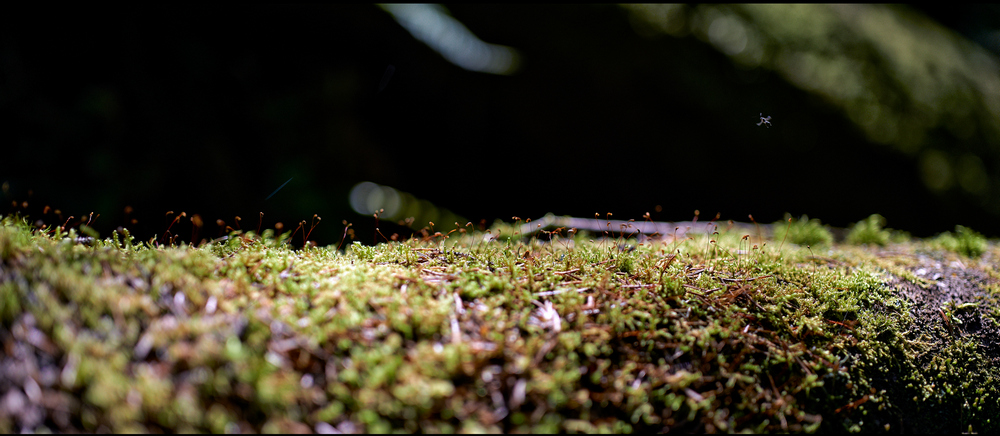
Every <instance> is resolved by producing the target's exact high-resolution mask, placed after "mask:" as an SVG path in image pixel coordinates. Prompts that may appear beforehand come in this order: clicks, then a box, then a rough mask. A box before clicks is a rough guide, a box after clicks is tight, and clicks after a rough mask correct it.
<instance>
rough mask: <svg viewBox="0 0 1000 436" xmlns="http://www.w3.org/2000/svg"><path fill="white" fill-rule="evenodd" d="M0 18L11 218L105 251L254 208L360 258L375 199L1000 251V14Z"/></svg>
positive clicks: (871, 9)
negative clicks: (899, 232)
mask: <svg viewBox="0 0 1000 436" xmlns="http://www.w3.org/2000/svg"><path fill="white" fill-rule="evenodd" d="M0 22H2V26H0V128H2V130H0V141H2V142H0V143H2V144H3V147H2V152H0V183H3V187H4V190H3V195H4V197H3V199H4V204H3V205H0V212H2V213H9V212H14V211H21V212H22V213H26V214H28V215H30V216H31V217H32V219H43V220H45V221H46V222H48V223H56V222H57V221H60V220H61V219H66V218H68V217H69V216H70V215H73V216H75V217H76V218H75V220H74V222H78V221H79V219H80V217H81V216H86V215H87V214H89V213H90V212H96V213H99V214H100V217H98V218H97V219H96V220H95V221H94V222H93V223H92V224H93V227H94V228H96V229H97V230H98V231H99V232H100V233H101V235H102V236H106V235H107V234H108V233H109V232H110V231H111V230H112V229H114V228H116V227H118V226H126V227H129V228H130V229H131V230H132V231H133V234H136V235H137V236H139V237H141V238H143V239H149V238H150V237H152V236H154V235H160V234H162V233H163V232H164V231H165V230H166V229H167V227H168V224H169V222H170V220H171V219H172V218H173V216H167V215H166V213H167V212H168V211H174V212H175V213H180V212H181V211H184V212H186V213H187V215H188V216H192V215H193V214H199V215H200V217H201V218H202V220H203V221H204V222H205V225H204V227H203V229H202V230H201V236H206V237H215V236H218V235H219V232H220V229H219V228H218V227H217V226H216V220H217V219H223V220H225V222H226V225H231V226H234V227H235V223H234V218H233V217H234V216H237V215H238V216H241V217H242V221H241V222H240V225H241V227H242V228H243V229H256V227H257V225H258V218H259V212H263V213H264V218H263V226H264V227H273V226H274V224H275V223H276V222H279V221H280V222H282V223H284V227H285V230H292V229H294V228H295V226H296V225H297V224H298V223H299V222H300V221H301V220H306V221H309V220H310V219H311V218H312V216H313V215H314V214H316V215H319V216H320V217H322V218H323V221H322V224H321V225H319V226H318V227H316V230H315V231H314V232H313V234H312V236H311V239H312V240H316V241H318V242H319V243H320V244H322V245H325V244H336V243H337V242H339V241H340V239H341V235H342V233H343V230H344V226H343V225H342V220H346V221H349V222H352V223H353V224H354V228H355V229H356V232H357V233H356V237H357V240H360V241H362V242H365V243H371V242H372V241H373V238H374V237H373V233H372V231H373V230H372V228H373V226H374V218H372V217H371V215H370V214H371V212H372V210H373V209H378V208H383V209H386V211H385V212H384V213H383V218H382V222H383V223H385V222H387V221H388V222H394V221H398V220H401V219H403V218H405V217H407V216H412V217H414V218H415V220H414V226H416V227H417V228H419V227H421V226H423V225H425V224H426V223H427V221H435V222H436V224H437V225H436V229H440V230H446V229H447V228H448V225H452V224H453V223H454V222H456V221H459V220H462V222H461V223H460V224H465V222H466V221H472V222H474V223H479V222H481V220H485V222H486V223H487V225H488V224H490V223H492V221H493V220H494V219H497V218H501V219H504V220H510V219H511V217H512V216H515V215H516V216H519V217H522V218H537V217H540V216H542V215H544V214H545V213H548V212H553V213H556V214H559V215H573V216H582V217H589V216H592V215H593V214H594V213H595V212H599V213H601V214H602V216H604V214H606V213H607V212H613V213H614V218H622V219H628V218H635V219H637V220H638V219H641V217H642V215H643V214H644V213H646V212H650V213H651V214H652V216H653V218H654V219H658V220H688V219H690V218H691V217H692V216H693V213H694V211H695V210H700V211H701V214H702V217H709V218H710V217H712V216H714V215H715V214H716V213H720V214H721V217H722V219H723V220H726V219H733V220H737V221H747V220H748V217H747V215H748V214H753V215H754V218H756V220H757V221H759V222H773V221H776V220H779V219H781V218H782V217H783V216H784V215H785V213H791V214H793V215H795V216H799V215H801V214H808V215H809V216H810V217H813V218H820V219H821V220H823V222H825V223H828V224H831V225H835V226H841V227H842V226H847V225H849V224H850V223H852V222H855V221H858V220H861V219H863V218H865V217H867V216H868V215H869V214H872V213H879V214H881V215H883V216H884V217H886V219H887V221H888V225H889V226H890V227H893V228H898V229H903V230H908V231H910V232H912V233H913V234H914V235H916V236H930V235H933V234H936V233H939V232H942V231H946V230H952V229H953V228H954V226H955V225H956V224H962V225H966V226H970V227H972V228H974V229H976V230H978V231H980V232H982V233H984V234H986V235H988V236H992V237H1000V228H998V227H997V226H996V225H995V223H996V222H997V221H998V218H1000V73H998V65H1000V63H998V60H997V53H998V51H1000V13H998V9H997V7H996V6H962V7H953V6H949V7H948V8H944V7H934V6H925V7H922V8H921V9H912V8H907V7H902V6H871V5H847V6H826V5H778V6H761V5H748V6H726V5H703V6H659V5H658V6H651V5H646V6H637V7H631V8H623V7H618V6H591V5H588V6H566V5H561V6H481V5H448V6H433V5H431V6H419V5H410V6H400V7H392V6H386V7H378V6H372V5H356V6H340V5H337V6H243V7H232V6H226V7H223V6H197V7H185V8H181V7H163V8H154V7H140V8H134V9H130V8H125V9H114V10H112V9H100V8H93V7H86V8H84V7H62V6H58V7H57V6H52V7H49V8H46V9H36V10H34V11H30V12H24V13H18V14H13V13H12V14H5V16H4V17H3V18H0ZM761 113H763V115H765V116H771V117H772V118H771V123H772V125H771V126H770V127H767V126H763V125H762V126H758V125H757V123H758V122H759V121H760V119H759V117H758V115H759V114H761ZM286 182H287V184H285V183H286ZM362 182H370V183H362ZM283 184H284V185H283ZM359 184H360V185H359ZM279 186H281V189H278V188H279ZM276 190H277V191H276ZM352 190H353V191H352ZM352 193H353V197H352ZM352 198H353V201H352ZM45 206H51V209H50V210H48V211H46V209H45ZM126 207H130V208H131V213H130V214H128V215H126V213H125V209H126ZM55 209H59V211H60V212H61V214H62V218H60V217H57V216H56V214H55V212H54V210H55ZM133 219H135V220H136V222H135V223H132V222H131V220H133ZM307 225H308V224H307ZM382 226H383V232H384V233H386V234H387V235H388V234H390V233H391V232H401V233H403V228H402V227H397V226H393V225H389V224H383V225H382ZM190 229H191V223H190V221H188V220H182V221H181V222H179V223H178V224H177V225H176V226H175V227H174V228H173V229H172V232H173V233H180V234H182V235H183V236H182V237H181V239H185V240H186V239H189V235H190V233H189V232H190ZM297 239H301V235H300V236H298V237H297ZM380 239H381V238H380Z"/></svg>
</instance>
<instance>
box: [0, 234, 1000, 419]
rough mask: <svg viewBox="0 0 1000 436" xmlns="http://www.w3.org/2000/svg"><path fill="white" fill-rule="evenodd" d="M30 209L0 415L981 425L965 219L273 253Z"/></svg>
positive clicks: (239, 240)
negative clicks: (942, 226) (80, 223)
mask: <svg viewBox="0 0 1000 436" xmlns="http://www.w3.org/2000/svg"><path fill="white" fill-rule="evenodd" d="M29 223H30V221H28V220H27V219H25V218H22V217H18V216H6V217H4V218H3V219H2V225H0V341H2V343H3V349H4V353H2V356H0V360H2V361H0V367H2V368H3V369H2V371H0V432H19V431H32V432H46V431H56V432H71V431H85V432H95V431H109V432H189V431H190V432H321V433H330V432H345V433H357V432H377V433H382V432H428V433H436V432H545V433H548V432H572V433H577V432H581V433H590V432H621V433H629V432H650V431H654V432H664V431H684V432H744V431H751V432H787V431H796V432H819V431H823V432H862V431H863V432H956V431H976V432H997V431H1000V420H998V418H997V417H998V416H1000V365H998V363H1000V339H998V338H1000V304H998V301H997V300H998V293H1000V286H998V283H1000V275H998V273H997V271H998V269H997V263H998V262H997V261H998V258H1000V249H998V246H997V244H996V242H995V241H987V240H985V239H984V238H983V237H982V236H980V235H978V234H976V233H975V232H973V231H971V230H969V229H965V228H964V227H959V228H957V229H956V232H955V233H946V234H943V235H941V236H939V237H937V238H933V239H928V240H919V239H913V238H910V239H897V240H893V238H892V237H891V232H890V231H888V230H885V229H883V228H882V227H883V226H884V221H882V220H881V219H880V218H878V217H876V218H869V219H868V220H865V221H863V222H862V223H859V224H858V225H857V226H855V227H854V229H853V230H852V231H851V232H850V234H849V236H848V237H847V242H840V243H838V242H836V241H834V240H833V238H832V237H831V233H830V232H829V230H827V229H825V228H824V227H823V226H822V225H821V224H820V222H819V221H818V220H810V219H809V218H808V217H802V218H801V219H799V220H792V221H791V222H789V221H785V222H781V223H776V225H774V228H775V233H776V234H778V232H783V233H780V236H781V237H780V238H773V239H772V238H769V237H768V236H767V235H765V234H764V233H763V232H752V233H751V234H746V233H745V232H736V231H727V230H726V229H725V228H724V227H722V226H720V227H711V226H712V224H711V223H709V224H706V227H709V228H708V230H710V231H707V232H704V233H701V234H698V233H693V232H688V234H687V237H685V238H678V239H674V238H670V237H665V238H647V239H644V240H639V239H637V238H627V236H629V234H630V233H629V232H627V231H622V232H607V233H604V234H601V233H590V234H588V233H586V232H584V231H574V230H573V229H560V228H557V229H542V232H541V233H535V234H533V235H531V236H530V237H528V236H524V235H515V234H514V232H515V230H514V229H516V228H518V227H517V224H518V223H516V222H515V223H513V224H511V223H506V224H505V223H499V222H498V223H497V224H496V225H495V226H494V227H492V228H490V229H488V230H486V229H484V230H472V228H471V226H467V227H465V228H461V229H460V230H457V231H453V232H451V233H450V234H448V235H441V234H439V233H438V234H435V235H426V234H425V235H423V237H420V236H421V235H417V236H418V237H416V238H411V239H407V240H401V241H393V242H383V243H379V244H377V245H375V246H365V245H362V244H360V243H354V244H353V245H349V246H347V247H341V248H340V249H338V248H337V247H336V246H329V247H314V246H311V245H310V244H306V247H305V248H303V249H293V248H292V247H291V246H290V245H289V244H288V243H287V241H288V234H285V235H275V234H274V233H273V232H272V231H270V230H265V231H264V232H263V233H262V234H260V235H257V234H255V233H254V232H245V233H243V232H233V233H230V234H229V236H228V238H224V239H223V238H220V239H219V240H216V241H213V242H210V243H204V244H201V245H199V246H190V245H185V244H175V245H160V244H156V243H155V242H154V243H151V242H137V241H136V239H135V238H133V237H132V236H131V235H129V234H128V232H127V231H123V232H121V233H120V234H119V233H115V234H113V235H112V236H111V237H108V238H104V239H100V238H98V237H95V236H94V235H91V236H81V233H80V231H79V230H78V229H67V228H62V227H59V226H44V225H38V226H36V225H32V224H29ZM782 226H785V228H784V229H781V227H782ZM518 236H521V237H518Z"/></svg>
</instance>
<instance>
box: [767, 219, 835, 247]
mask: <svg viewBox="0 0 1000 436" xmlns="http://www.w3.org/2000/svg"><path fill="white" fill-rule="evenodd" d="M789 220H790V221H789ZM771 227H772V228H773V229H774V236H773V239H774V240H775V241H787V242H789V243H792V244H798V245H808V246H813V247H818V246H829V245H830V244H832V243H833V234H832V233H830V230H828V229H827V228H826V227H824V226H823V224H822V223H821V222H820V220H818V219H809V217H808V216H807V215H802V217H801V218H799V219H797V220H796V219H794V218H791V216H790V215H787V214H786V215H785V220H784V221H778V222H775V223H774V224H773V225H772V226H771ZM779 243H780V242H779Z"/></svg>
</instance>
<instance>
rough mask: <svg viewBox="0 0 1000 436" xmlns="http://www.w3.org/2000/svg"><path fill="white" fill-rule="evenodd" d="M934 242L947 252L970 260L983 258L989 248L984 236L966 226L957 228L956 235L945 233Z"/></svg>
mask: <svg viewBox="0 0 1000 436" xmlns="http://www.w3.org/2000/svg"><path fill="white" fill-rule="evenodd" d="M934 242H935V243H936V244H937V245H939V246H941V247H942V248H944V249H945V250H948V251H951V252H954V253H958V254H960V255H962V256H965V257H969V258H978V257H980V256H982V255H983V253H985V252H986V249H987V247H988V244H987V242H986V238H984V237H983V235H981V234H979V233H977V232H976V231H975V230H972V229H970V228H968V227H965V226H955V233H952V232H944V233H942V234H940V235H938V237H937V238H936V239H934Z"/></svg>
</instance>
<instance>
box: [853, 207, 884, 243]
mask: <svg viewBox="0 0 1000 436" xmlns="http://www.w3.org/2000/svg"><path fill="white" fill-rule="evenodd" d="M883 227H885V218H883V217H882V215H879V214H874V215H871V216H869V217H868V218H866V219H864V220H862V221H858V222H857V223H855V224H854V226H853V227H851V230H850V232H849V233H848V234H847V243H849V244H855V245H861V244H867V245H878V246H885V244H887V243H889V238H890V237H891V232H890V231H889V230H885V229H883Z"/></svg>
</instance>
